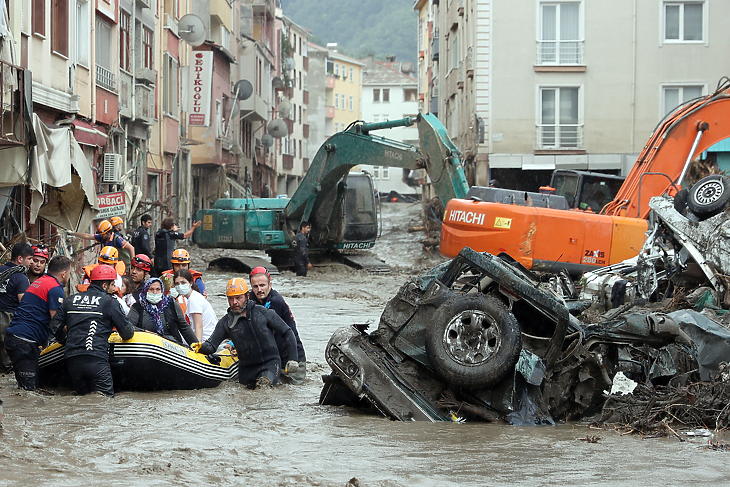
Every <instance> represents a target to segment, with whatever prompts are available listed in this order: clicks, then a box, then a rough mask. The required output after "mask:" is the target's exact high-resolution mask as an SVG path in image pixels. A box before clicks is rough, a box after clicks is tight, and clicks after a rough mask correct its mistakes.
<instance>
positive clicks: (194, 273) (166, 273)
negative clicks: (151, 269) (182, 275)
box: [162, 269, 203, 285]
mask: <svg viewBox="0 0 730 487" xmlns="http://www.w3.org/2000/svg"><path fill="white" fill-rule="evenodd" d="M188 270H189V271H190V274H192V276H193V282H192V283H190V284H191V285H192V284H194V283H195V281H197V280H198V279H199V278H202V277H203V273H202V272H199V271H194V270H192V269H188ZM162 275H163V276H172V275H175V271H173V270H172V269H167V270H166V271H164V272H163V273H162Z"/></svg>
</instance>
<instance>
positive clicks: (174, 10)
mask: <svg viewBox="0 0 730 487" xmlns="http://www.w3.org/2000/svg"><path fill="white" fill-rule="evenodd" d="M164 2H165V5H164V9H165V13H166V14H169V15H171V16H172V17H174V18H176V19H177V18H179V17H180V0H164ZM153 10H154V9H153Z"/></svg>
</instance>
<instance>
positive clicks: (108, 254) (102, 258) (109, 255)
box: [98, 222, 119, 265]
mask: <svg viewBox="0 0 730 487" xmlns="http://www.w3.org/2000/svg"><path fill="white" fill-rule="evenodd" d="M107 223H108V222H107ZM98 260H99V262H100V263H102V264H110V265H114V264H116V263H117V262H119V251H118V250H117V249H116V248H115V247H112V246H111V245H107V246H106V247H104V248H103V249H101V253H100V254H99V259H98Z"/></svg>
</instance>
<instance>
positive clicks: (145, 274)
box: [127, 254, 152, 306]
mask: <svg viewBox="0 0 730 487" xmlns="http://www.w3.org/2000/svg"><path fill="white" fill-rule="evenodd" d="M150 272H152V259H150V258H149V257H147V256H146V255H145V254H137V255H135V256H134V258H133V259H132V261H131V262H130V266H129V279H130V281H131V282H130V284H131V286H130V288H129V289H127V298H128V299H127V304H128V305H129V306H131V305H132V304H133V303H134V300H135V298H134V296H135V294H137V293H138V292H139V291H140V290H141V289H142V285H143V284H144V283H145V282H146V281H147V280H148V279H149V278H150Z"/></svg>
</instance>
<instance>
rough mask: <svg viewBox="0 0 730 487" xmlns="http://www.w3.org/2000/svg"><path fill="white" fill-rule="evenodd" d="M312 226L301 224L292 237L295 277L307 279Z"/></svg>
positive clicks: (306, 223)
mask: <svg viewBox="0 0 730 487" xmlns="http://www.w3.org/2000/svg"><path fill="white" fill-rule="evenodd" d="M311 230H312V225H311V224H310V223H309V222H302V223H301V224H300V225H299V232H297V235H296V237H294V242H292V245H293V246H294V268H295V269H296V273H297V276H302V277H307V271H308V270H309V269H311V268H312V264H310V263H309V232H310V231H311Z"/></svg>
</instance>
